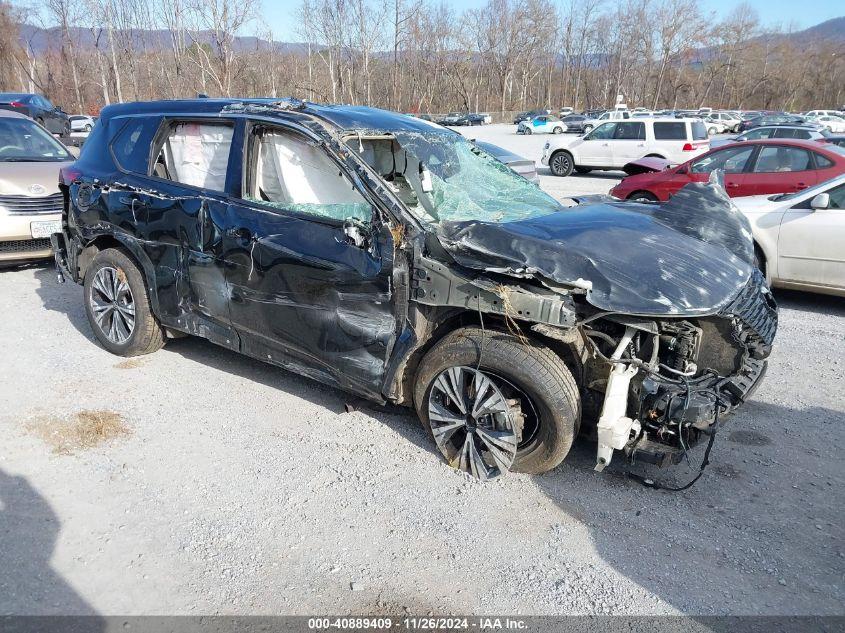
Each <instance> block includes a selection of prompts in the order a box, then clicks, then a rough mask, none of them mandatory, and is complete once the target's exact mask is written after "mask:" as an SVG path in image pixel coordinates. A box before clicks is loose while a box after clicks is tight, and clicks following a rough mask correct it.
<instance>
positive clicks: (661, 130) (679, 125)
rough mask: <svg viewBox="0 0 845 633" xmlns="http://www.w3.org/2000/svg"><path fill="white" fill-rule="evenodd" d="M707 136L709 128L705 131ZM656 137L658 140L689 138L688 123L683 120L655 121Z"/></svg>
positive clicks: (683, 139) (682, 139)
mask: <svg viewBox="0 0 845 633" xmlns="http://www.w3.org/2000/svg"><path fill="white" fill-rule="evenodd" d="M704 134H705V137H706V135H707V130H705V131H704ZM654 138H655V139H657V140H658V141H685V140H687V124H686V123H684V122H683V121H655V122H654Z"/></svg>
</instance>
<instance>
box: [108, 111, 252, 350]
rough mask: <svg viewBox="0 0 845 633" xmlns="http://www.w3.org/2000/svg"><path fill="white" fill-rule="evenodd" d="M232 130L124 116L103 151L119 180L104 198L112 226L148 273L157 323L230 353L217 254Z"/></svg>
mask: <svg viewBox="0 0 845 633" xmlns="http://www.w3.org/2000/svg"><path fill="white" fill-rule="evenodd" d="M115 123H119V121H118V122H115ZM235 129H236V128H235V123H234V121H225V120H221V119H220V118H219V117H215V118H211V119H204V118H181V117H180V118H167V117H144V116H140V117H129V120H128V121H127V122H126V124H125V125H124V127H123V129H122V130H121V131H120V132H119V133H118V134H117V135H116V137H115V140H114V141H113V143H112V146H111V150H112V153H113V155H114V156H115V159H116V160H117V161H118V163H119V165H120V166H121V169H122V170H123V171H124V172H126V174H125V176H124V177H122V178H121V181H120V184H119V185H118V184H115V185H113V186H112V187H110V188H109V190H108V192H107V194H106V195H107V196H108V204H109V209H110V214H111V219H112V222H113V223H115V224H119V225H120V226H121V228H122V230H124V231H130V230H134V231H136V232H137V236H138V238H139V239H140V243H141V244H142V245H143V248H144V250H145V252H146V253H147V256H148V258H149V260H150V262H151V264H152V266H153V268H154V278H155V283H156V285H157V296H158V300H159V305H160V310H161V313H160V314H159V316H160V318H162V319H163V320H164V321H165V322H174V323H175V325H176V326H178V327H180V328H181V329H184V330H186V331H189V332H192V333H196V334H200V335H202V336H204V337H206V338H208V339H209V340H211V341H213V342H215V343H219V344H221V345H224V346H227V347H230V348H233V349H237V347H238V344H237V336H236V335H235V333H234V330H233V329H232V328H231V327H230V318H229V289H228V287H227V284H226V274H225V270H224V267H223V260H222V257H221V255H222V248H223V240H222V238H223V232H222V231H223V223H224V220H225V216H226V210H227V206H228V200H229V189H228V184H227V179H228V178H229V171H230V169H229V162H230V158H231V155H232V152H231V148H232V147H233V142H236V141H235Z"/></svg>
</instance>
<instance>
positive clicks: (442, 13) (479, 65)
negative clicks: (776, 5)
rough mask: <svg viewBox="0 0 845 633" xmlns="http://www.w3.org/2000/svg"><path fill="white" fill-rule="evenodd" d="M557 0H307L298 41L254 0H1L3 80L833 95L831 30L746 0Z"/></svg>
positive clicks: (633, 101)
mask: <svg viewBox="0 0 845 633" xmlns="http://www.w3.org/2000/svg"><path fill="white" fill-rule="evenodd" d="M563 2H564V4H558V3H555V2H552V1H551V0H488V2H487V3H486V4H485V5H483V6H482V7H480V8H477V9H467V10H463V11H457V10H455V9H454V8H453V7H451V6H450V5H448V4H446V3H443V2H440V3H437V2H435V1H434V0H301V3H300V4H299V6H298V9H297V11H296V13H295V15H291V16H290V19H291V20H292V21H293V22H294V23H295V24H296V25H297V26H296V33H297V36H298V37H297V39H298V40H300V42H301V43H299V44H281V43H279V42H277V41H276V39H277V38H274V34H273V32H272V31H271V30H270V29H269V27H267V25H266V21H265V19H264V16H263V15H262V14H261V7H260V4H259V2H258V0H45V2H44V4H43V7H42V9H41V10H40V11H37V12H35V11H34V10H32V9H27V8H26V7H25V6H23V5H17V4H10V3H8V2H2V1H0V89H2V90H3V91H22V92H41V93H43V94H46V95H47V96H48V97H50V98H51V99H52V100H53V101H54V102H56V103H58V104H61V105H62V106H63V107H64V108H65V109H66V110H68V111H71V110H73V111H78V112H91V113H95V112H97V111H98V110H99V108H101V107H102V106H104V105H107V104H109V103H114V102H122V101H133V100H148V99H161V98H180V97H191V96H195V95H196V94H197V93H205V94H208V95H210V96H245V97H248V96H270V97H276V96H279V97H281V96H294V97H298V98H304V99H310V100H316V101H324V102H332V103H352V104H366V105H373V106H379V107H385V108H390V109H393V110H399V111H408V112H445V111H450V110H469V111H482V112H492V113H496V112H498V113H503V112H509V111H513V110H524V109H530V108H534V107H549V108H555V107H562V106H570V107H574V108H576V109H579V110H580V109H587V108H602V107H610V106H612V105H613V104H615V103H616V101H617V96H618V95H622V98H623V99H624V101H625V102H626V103H628V104H629V105H631V106H634V105H639V106H645V107H647V108H698V107H701V106H710V107H715V108H745V109H752V108H760V109H784V110H800V109H805V108H813V107H817V108H832V107H838V106H841V105H842V104H843V102H845V94H843V81H842V78H843V71H844V70H845V68H843V66H844V65H845V61H843V60H844V59H845V50H843V44H842V42H843V40H842V39H841V38H840V39H839V40H838V41H837V40H817V41H809V42H808V41H805V39H804V38H802V39H801V40H800V41H796V40H797V38H790V37H788V36H787V33H785V32H784V31H783V30H772V29H764V28H763V26H762V24H761V20H760V17H759V16H758V15H757V13H756V12H755V11H754V10H753V9H752V8H751V7H750V6H749V5H747V4H739V5H737V6H736V7H735V8H734V9H733V11H732V12H731V13H730V14H729V15H727V16H726V17H724V19H721V20H716V19H715V18H714V16H712V15H708V14H706V13H704V12H703V11H702V9H701V7H700V2H698V0H578V2H575V0H563ZM567 2H568V4H566V3H567ZM32 26H40V27H42V28H49V29H50V30H49V31H47V35H48V37H47V38H46V42H41V43H39V42H38V41H36V37H37V34H38V33H39V32H38V31H37V30H36V29H33V28H31V27H32ZM42 33H43V32H42Z"/></svg>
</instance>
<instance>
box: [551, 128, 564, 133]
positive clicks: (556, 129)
mask: <svg viewBox="0 0 845 633" xmlns="http://www.w3.org/2000/svg"><path fill="white" fill-rule="evenodd" d="M552 132H553V133H554V134H563V128H562V127H556V128H555V129H554V130H552Z"/></svg>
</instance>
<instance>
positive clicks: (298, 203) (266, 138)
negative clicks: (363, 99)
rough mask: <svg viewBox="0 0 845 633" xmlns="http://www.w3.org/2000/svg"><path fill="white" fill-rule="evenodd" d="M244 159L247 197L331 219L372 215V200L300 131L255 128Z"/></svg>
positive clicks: (343, 219)
mask: <svg viewBox="0 0 845 633" xmlns="http://www.w3.org/2000/svg"><path fill="white" fill-rule="evenodd" d="M247 164H248V165H249V168H248V169H249V172H248V173H247V176H246V187H245V198H246V199H247V200H251V201H253V202H260V203H262V204H265V205H268V206H271V207H274V208H276V209H279V210H281V211H292V212H294V213H302V214H306V215H311V216H315V217H318V218H325V219H331V220H339V221H346V220H351V219H356V220H360V221H362V222H369V221H370V220H371V218H372V208H371V206H370V203H369V202H367V200H366V199H365V198H364V197H363V196H362V195H361V194H360V193H359V192H358V190H357V189H355V187H354V186H353V185H352V183H351V182H350V181H349V180H348V179H347V178H346V176H344V175H343V173H342V172H341V170H340V168H339V167H338V166H337V164H335V162H334V161H333V160H332V159H331V158H330V157H329V156H328V155H327V154H326V152H325V150H323V148H321V147H319V146H318V145H316V144H314V143H311V142H310V141H308V140H307V139H305V138H304V137H299V136H297V135H294V134H291V133H287V132H282V131H278V130H273V129H258V130H256V131H255V132H254V133H253V135H252V138H251V141H250V155H249V160H248V163H247Z"/></svg>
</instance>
